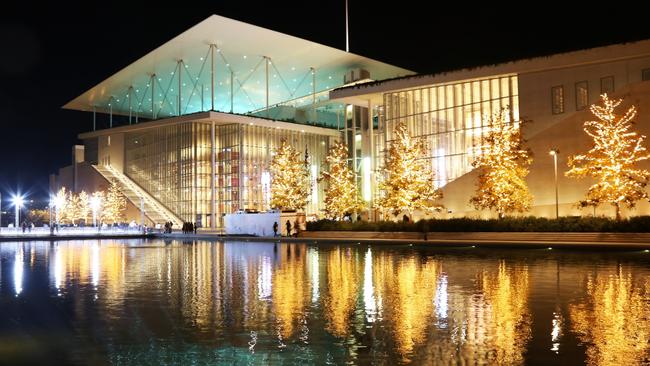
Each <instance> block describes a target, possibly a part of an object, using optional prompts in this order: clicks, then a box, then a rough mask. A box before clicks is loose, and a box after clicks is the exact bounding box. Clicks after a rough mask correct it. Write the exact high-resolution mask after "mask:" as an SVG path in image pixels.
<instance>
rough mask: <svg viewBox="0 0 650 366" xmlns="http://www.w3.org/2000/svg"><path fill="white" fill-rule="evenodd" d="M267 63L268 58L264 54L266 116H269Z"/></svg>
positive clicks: (268, 61)
mask: <svg viewBox="0 0 650 366" xmlns="http://www.w3.org/2000/svg"><path fill="white" fill-rule="evenodd" d="M269 63H271V61H270V59H269V58H268V57H266V56H264V66H265V67H266V118H269Z"/></svg>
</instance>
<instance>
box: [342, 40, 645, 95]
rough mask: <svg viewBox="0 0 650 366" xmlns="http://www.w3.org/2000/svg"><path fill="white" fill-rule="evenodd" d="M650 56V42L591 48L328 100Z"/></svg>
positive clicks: (354, 89) (382, 85) (351, 90)
mask: <svg viewBox="0 0 650 366" xmlns="http://www.w3.org/2000/svg"><path fill="white" fill-rule="evenodd" d="M647 56H650V40H643V41H637V42H629V43H623V44H615V45H610V46H603V47H595V48H590V49H586V50H578V51H571V52H564V53H558V54H554V55H550V56H541V57H534V58H529V59H523V60H516V61H510V62H504V63H500V64H496V65H488V66H479V67H474V68H465V69H460V70H454V71H448V72H440V73H434V74H418V75H407V76H402V77H395V78H388V79H386V80H377V81H371V82H367V83H359V84H355V85H350V86H343V87H339V88H336V89H334V90H332V91H331V92H330V95H329V99H330V100H333V101H340V102H344V103H350V104H361V105H366V103H367V101H368V100H371V101H372V102H373V103H382V95H383V93H386V92H392V91H399V90H405V89H412V88H418V87H422V86H426V85H437V84H449V83H455V82H460V81H469V80H476V79H482V78H487V77H493V76H498V75H518V74H526V73H534V72H544V71H548V70H553V69H564V68H570V67H577V66H584V65H593V64H599V63H605V62H614V61H619V60H626V59H631V58H639V57H647Z"/></svg>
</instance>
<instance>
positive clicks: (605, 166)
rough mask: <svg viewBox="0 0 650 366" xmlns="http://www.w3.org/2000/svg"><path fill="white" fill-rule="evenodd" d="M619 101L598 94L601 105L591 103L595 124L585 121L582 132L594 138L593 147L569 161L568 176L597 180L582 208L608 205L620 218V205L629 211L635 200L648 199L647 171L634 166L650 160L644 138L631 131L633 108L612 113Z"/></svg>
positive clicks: (634, 113) (648, 176)
mask: <svg viewBox="0 0 650 366" xmlns="http://www.w3.org/2000/svg"><path fill="white" fill-rule="evenodd" d="M621 102H622V99H616V100H612V99H609V98H608V97H607V94H603V95H601V103H602V106H601V105H596V104H593V105H592V106H591V107H590V110H591V113H592V114H593V115H594V116H596V118H597V119H598V120H597V121H586V122H585V123H584V128H583V130H584V131H585V133H586V134H587V135H588V136H589V137H591V138H592V139H593V147H592V148H591V149H590V150H589V151H588V152H587V153H585V154H581V155H575V156H572V157H571V158H569V161H568V165H569V168H571V169H569V171H567V172H566V173H565V174H566V176H567V177H572V178H584V177H592V178H594V179H595V180H596V183H595V184H593V185H592V186H591V187H589V189H588V190H587V195H586V198H585V199H584V200H582V201H580V202H578V204H579V205H580V206H582V207H586V206H598V205H600V204H601V203H609V204H611V205H612V206H614V208H615V209H616V219H617V220H620V218H621V206H627V207H628V208H632V207H634V206H635V204H636V201H638V200H640V199H647V198H648V194H647V193H646V192H645V186H646V185H647V183H648V179H650V172H648V171H647V170H645V169H638V168H636V167H635V164H636V163H637V162H639V161H642V160H647V159H648V158H650V154H648V153H647V151H646V148H645V146H643V141H644V140H645V138H646V137H645V136H644V135H639V134H637V133H636V132H634V131H632V127H633V125H634V122H633V121H632V120H633V119H634V117H635V116H636V112H637V110H636V107H635V106H631V107H630V108H629V109H628V110H627V112H625V114H623V115H622V116H620V115H617V114H616V113H615V111H616V108H617V107H618V106H619V105H620V104H621Z"/></svg>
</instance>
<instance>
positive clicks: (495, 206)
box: [470, 108, 533, 218]
mask: <svg viewBox="0 0 650 366" xmlns="http://www.w3.org/2000/svg"><path fill="white" fill-rule="evenodd" d="M508 116H509V111H508V109H507V108H504V109H502V110H501V111H499V112H497V113H496V114H495V115H493V116H492V117H491V118H489V119H488V121H487V128H488V132H487V134H486V135H485V136H484V137H483V138H482V139H481V150H480V155H479V156H478V157H477V158H476V160H474V162H473V163H472V166H473V167H474V168H476V169H478V171H479V177H478V184H477V189H476V193H475V195H474V196H473V197H472V198H471V199H470V203H471V204H473V205H474V207H476V209H490V210H495V211H496V212H497V213H498V214H499V217H500V218H502V217H504V216H505V215H506V214H507V213H511V212H514V211H517V212H526V211H528V210H530V205H531V203H532V200H533V197H532V195H531V194H530V192H529V191H528V185H527V184H526V176H527V175H528V173H529V170H528V167H529V166H530V164H531V162H532V160H533V159H532V157H531V153H530V151H529V150H528V149H526V148H525V147H524V140H523V138H522V136H521V128H520V123H519V122H516V121H509V120H508Z"/></svg>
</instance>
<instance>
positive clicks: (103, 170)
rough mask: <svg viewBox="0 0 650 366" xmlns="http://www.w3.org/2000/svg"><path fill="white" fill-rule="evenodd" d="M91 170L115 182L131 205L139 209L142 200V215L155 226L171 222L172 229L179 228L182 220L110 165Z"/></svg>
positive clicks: (96, 166)
mask: <svg viewBox="0 0 650 366" xmlns="http://www.w3.org/2000/svg"><path fill="white" fill-rule="evenodd" d="M93 168H95V170H97V172H99V174H101V175H102V176H103V177H104V178H106V180H107V181H109V182H113V181H114V182H115V183H116V184H117V187H118V188H119V190H120V192H122V194H124V196H126V198H127V199H128V200H129V201H131V203H132V204H133V205H134V206H135V207H137V208H138V209H140V199H141V198H142V199H143V200H144V214H145V216H147V217H148V218H149V219H150V220H151V221H153V222H154V223H156V224H161V225H162V224H164V223H165V222H169V221H171V222H172V223H173V224H174V227H177V228H180V227H182V225H183V220H181V219H179V218H178V216H176V215H175V214H174V213H173V212H171V211H170V210H168V209H167V208H166V207H164V206H163V205H161V204H160V203H159V202H158V200H156V199H155V198H154V197H152V196H151V195H150V194H149V193H147V192H146V191H145V190H144V189H142V188H140V186H138V185H137V184H136V183H135V182H133V181H132V180H131V179H130V178H129V177H127V176H126V175H124V174H122V173H121V172H119V171H117V170H116V169H115V168H113V167H112V166H110V165H93Z"/></svg>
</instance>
